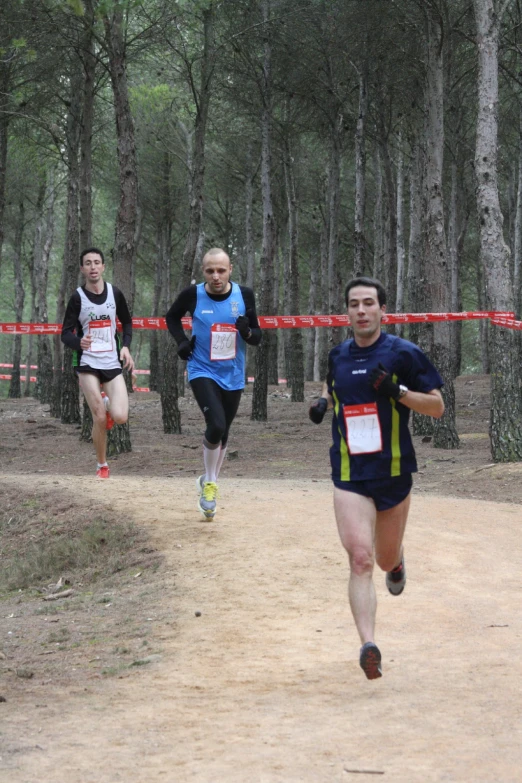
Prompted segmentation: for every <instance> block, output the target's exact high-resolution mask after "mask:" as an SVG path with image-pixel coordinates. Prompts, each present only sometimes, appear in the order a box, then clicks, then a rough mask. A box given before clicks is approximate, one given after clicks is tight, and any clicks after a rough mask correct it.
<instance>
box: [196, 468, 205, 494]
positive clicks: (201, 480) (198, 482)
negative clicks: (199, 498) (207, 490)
mask: <svg viewBox="0 0 522 783" xmlns="http://www.w3.org/2000/svg"><path fill="white" fill-rule="evenodd" d="M204 484H205V474H204V473H203V475H202V476H198V477H197V479H196V487H197V488H198V493H199V494H200V495H201V494H202V493H203V486H204Z"/></svg>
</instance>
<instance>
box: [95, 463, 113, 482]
mask: <svg viewBox="0 0 522 783" xmlns="http://www.w3.org/2000/svg"><path fill="white" fill-rule="evenodd" d="M110 475H111V472H110V470H109V466H108V465H102V467H101V468H98V470H97V471H96V477H97V478H101V479H107V478H109V476H110Z"/></svg>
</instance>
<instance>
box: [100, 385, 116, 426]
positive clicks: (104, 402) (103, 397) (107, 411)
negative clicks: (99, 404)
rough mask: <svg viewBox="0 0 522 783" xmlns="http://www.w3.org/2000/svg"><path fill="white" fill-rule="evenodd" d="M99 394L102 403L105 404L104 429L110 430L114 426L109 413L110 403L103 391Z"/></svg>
mask: <svg viewBox="0 0 522 783" xmlns="http://www.w3.org/2000/svg"><path fill="white" fill-rule="evenodd" d="M101 396H102V400H103V404H104V405H105V416H106V421H105V429H106V430H112V428H113V427H114V419H113V418H112V416H111V414H110V413H109V405H110V404H111V401H110V400H109V398H108V397H107V395H106V394H105V392H104V391H102V393H101Z"/></svg>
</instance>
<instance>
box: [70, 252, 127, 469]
mask: <svg viewBox="0 0 522 783" xmlns="http://www.w3.org/2000/svg"><path fill="white" fill-rule="evenodd" d="M80 271H81V273H82V275H83V276H84V278H85V284H84V285H82V286H81V287H80V288H77V289H76V291H75V292H74V294H73V295H72V296H71V298H70V300H69V303H68V305H67V309H66V311H65V317H64V319H63V325H62V342H63V343H64V344H65V345H67V346H68V347H69V348H71V349H72V350H73V351H74V357H73V362H74V368H75V370H76V373H77V374H78V379H79V382H80V388H81V390H82V392H83V395H84V397H85V399H86V401H87V405H88V406H89V408H90V410H91V413H92V420H93V428H92V439H93V442H94V448H95V449H96V458H97V460H98V465H97V468H96V475H97V476H98V478H101V479H107V478H109V466H108V465H107V430H108V429H111V427H113V425H114V424H125V422H126V421H127V419H128V416H129V397H128V394H127V387H126V386H125V381H124V378H123V375H122V372H123V370H122V367H123V368H125V369H126V370H129V372H132V371H133V370H134V361H133V359H132V356H131V355H130V351H129V346H130V344H131V340H132V319H131V316H130V313H129V308H128V306H127V302H126V301H125V297H124V296H123V294H122V292H121V291H120V290H119V289H118V288H116V287H115V286H113V285H111V284H110V283H106V282H105V281H104V279H103V274H104V272H105V262H104V258H103V253H102V251H101V250H98V248H96V247H90V248H88V249H87V250H84V251H83V253H82V254H81V256H80ZM116 318H118V319H119V321H120V323H121V325H122V328H123V331H122V335H121V337H120V335H119V334H118V332H117V330H116ZM102 387H103V388H102Z"/></svg>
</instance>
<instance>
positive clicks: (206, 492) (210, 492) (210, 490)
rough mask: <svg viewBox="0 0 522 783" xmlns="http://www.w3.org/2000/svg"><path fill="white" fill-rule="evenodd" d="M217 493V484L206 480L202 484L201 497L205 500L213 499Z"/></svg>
mask: <svg viewBox="0 0 522 783" xmlns="http://www.w3.org/2000/svg"><path fill="white" fill-rule="evenodd" d="M217 494H218V486H217V484H215V483H214V482H213V481H206V482H205V484H203V497H204V498H205V500H215V499H216V498H217Z"/></svg>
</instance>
